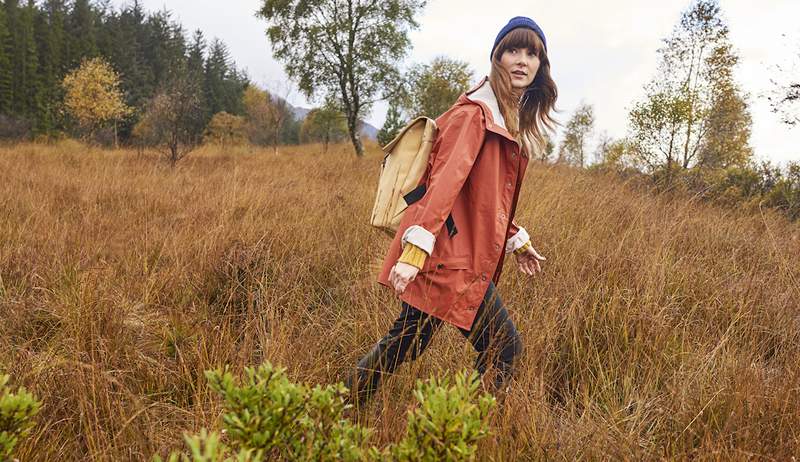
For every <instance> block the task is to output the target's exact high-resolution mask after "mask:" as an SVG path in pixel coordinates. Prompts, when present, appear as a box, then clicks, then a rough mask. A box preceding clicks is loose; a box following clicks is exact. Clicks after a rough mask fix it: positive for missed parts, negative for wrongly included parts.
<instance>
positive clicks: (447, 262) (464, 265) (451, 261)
mask: <svg viewBox="0 0 800 462" xmlns="http://www.w3.org/2000/svg"><path fill="white" fill-rule="evenodd" d="M469 260H470V259H469V255H461V256H448V257H428V259H427V260H426V261H425V264H424V265H422V268H421V269H420V270H419V272H420V273H428V272H433V271H440V270H456V269H459V270H467V269H470V268H471V266H470V261H469Z"/></svg>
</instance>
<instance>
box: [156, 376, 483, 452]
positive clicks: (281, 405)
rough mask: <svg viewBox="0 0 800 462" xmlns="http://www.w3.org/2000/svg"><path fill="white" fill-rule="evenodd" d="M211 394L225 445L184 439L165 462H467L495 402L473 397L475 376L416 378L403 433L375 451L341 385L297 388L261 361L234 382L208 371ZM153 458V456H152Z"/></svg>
mask: <svg viewBox="0 0 800 462" xmlns="http://www.w3.org/2000/svg"><path fill="white" fill-rule="evenodd" d="M206 378H207V379H208V381H209V385H210V387H211V389H212V390H214V391H216V392H217V393H219V394H220V395H221V397H222V399H223V404H224V409H225V413H224V414H223V416H222V423H223V427H224V432H225V435H226V436H225V438H226V439H227V441H226V442H225V443H223V442H222V441H221V438H220V436H219V434H218V433H216V432H212V433H208V432H207V431H206V430H205V429H203V431H202V432H201V433H200V435H199V436H194V437H186V444H187V446H188V447H189V451H190V453H189V454H187V453H180V454H179V453H173V454H172V455H170V458H169V461H170V462H178V461H194V462H201V461H202V462H206V461H208V462H211V461H215V462H216V461H241V462H245V461H258V460H265V459H269V460H273V459H277V460H299V461H312V460H313V461H340V460H341V461H371V460H397V461H420V462H421V461H440V460H445V461H466V460H474V458H475V453H476V451H477V443H478V442H479V441H480V440H481V439H483V438H485V437H486V436H487V435H488V434H489V433H488V429H487V419H488V415H489V411H490V410H491V408H492V407H493V406H494V404H495V400H494V398H493V397H492V396H491V395H488V394H481V395H480V396H479V385H480V381H479V380H478V375H477V373H474V372H473V373H472V375H467V374H466V373H464V372H462V373H459V374H457V375H456V378H455V381H454V384H453V385H452V386H450V385H449V382H448V380H447V379H443V380H441V381H437V380H436V379H432V380H429V381H428V382H422V381H418V382H417V386H416V390H415V391H414V396H415V398H416V399H417V401H418V406H417V407H416V408H415V409H413V410H411V411H409V413H408V426H407V431H406V435H405V436H404V438H403V439H402V440H401V441H400V442H398V443H397V444H392V445H390V446H388V447H386V448H384V449H382V450H380V449H377V448H375V447H367V440H368V439H369V436H370V434H371V430H370V429H366V428H363V427H361V426H359V425H354V424H352V423H351V422H350V421H349V420H348V419H346V418H344V417H343V412H344V410H345V409H346V408H348V407H349V405H346V404H345V401H344V397H345V396H346V393H347V389H346V388H345V386H344V385H343V384H341V383H339V384H336V385H327V386H325V387H322V386H319V385H318V386H315V387H313V388H311V387H309V386H307V385H303V384H296V383H293V382H292V381H290V380H289V379H288V378H287V377H286V371H285V369H284V368H279V367H277V368H276V367H273V366H272V365H271V364H270V363H265V364H263V365H261V366H260V367H258V368H246V369H245V371H244V377H243V379H242V380H241V383H239V381H237V380H236V379H235V378H234V377H233V375H232V374H231V373H230V372H229V371H228V370H216V371H207V372H206ZM156 460H159V461H160V459H159V458H158V457H156Z"/></svg>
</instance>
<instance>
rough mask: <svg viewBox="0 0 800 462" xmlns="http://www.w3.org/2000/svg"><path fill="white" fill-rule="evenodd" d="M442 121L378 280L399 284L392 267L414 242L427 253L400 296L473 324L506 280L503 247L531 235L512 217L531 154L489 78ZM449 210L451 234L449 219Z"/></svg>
mask: <svg viewBox="0 0 800 462" xmlns="http://www.w3.org/2000/svg"><path fill="white" fill-rule="evenodd" d="M436 123H437V125H438V126H439V135H438V137H437V139H436V142H435V143H434V146H433V149H432V151H431V155H430V159H429V162H428V167H427V170H426V172H425V174H424V175H423V177H422V179H421V180H420V183H425V184H426V185H427V189H426V193H425V195H424V196H423V197H422V198H421V199H419V200H418V201H417V202H414V203H413V204H411V205H410V206H409V207H408V209H406V211H405V213H404V215H403V219H402V221H401V223H400V226H399V228H398V230H397V233H396V234H395V236H394V239H393V241H392V243H391V245H390V247H389V251H388V252H387V254H386V256H385V258H384V261H383V265H382V268H381V271H380V274H379V275H378V282H379V283H380V284H382V285H384V286H387V287H389V288H390V289H392V290H394V288H393V287H392V285H391V283H390V282H389V273H390V272H391V269H392V266H394V265H395V263H397V259H398V258H399V257H400V254H401V253H402V248H403V246H404V245H405V243H406V242H411V243H412V244H414V245H416V246H418V247H420V248H422V249H423V250H425V252H427V253H428V255H429V257H428V258H427V259H426V261H425V264H424V265H423V267H422V268H421V269H420V271H419V273H418V274H417V276H416V278H415V279H414V280H413V281H411V282H410V283H409V284H408V285H407V286H406V288H405V290H404V291H403V293H402V294H401V295H400V299H401V300H402V301H404V302H406V303H408V304H410V305H412V306H414V307H416V308H418V309H420V310H422V311H424V312H425V313H428V314H430V315H431V316H434V317H436V318H439V319H442V320H444V321H446V322H448V323H451V324H453V325H455V326H458V327H461V328H464V329H467V330H469V329H470V328H471V327H472V323H473V321H474V319H475V315H476V313H477V311H478V307H479V306H480V304H481V302H482V300H483V296H484V293H485V292H486V289H487V287H488V285H489V281H490V280H492V281H494V283H495V285H496V284H497V283H498V281H499V279H500V273H501V271H502V269H503V261H504V257H505V253H509V252H512V251H513V250H516V249H517V248H519V247H521V246H522V245H524V244H525V243H526V242H527V241H528V239H529V236H528V233H527V231H526V230H525V229H524V228H522V227H519V226H517V225H516V223H514V221H513V218H514V212H515V210H516V206H517V199H518V197H519V190H520V186H521V184H522V180H523V177H524V175H525V169H526V167H527V165H528V159H527V158H526V157H524V156H523V155H521V154H520V144H519V143H518V142H517V141H516V140H515V139H514V137H513V136H511V134H510V133H509V132H508V130H506V128H505V123H504V121H503V117H502V115H501V113H500V110H499V107H498V104H497V100H496V98H495V95H494V92H493V91H492V89H491V86H490V85H489V81H488V79H487V78H486V77H484V78H483V80H481V82H480V83H478V85H476V86H475V87H474V88H473V89H471V90H470V91H468V92H466V93H464V94H462V95H461V96H459V98H458V100H457V101H456V103H455V104H454V105H453V107H451V108H450V109H449V110H448V111H447V112H445V113H444V114H442V115H441V116H439V117H438V118H437V119H436ZM451 213H452V218H453V221H454V224H455V228H456V232H455V234H453V235H450V234H449V233H448V230H447V227H444V226H443V225H444V224H445V220H446V219H447V217H448V215H449V214H451Z"/></svg>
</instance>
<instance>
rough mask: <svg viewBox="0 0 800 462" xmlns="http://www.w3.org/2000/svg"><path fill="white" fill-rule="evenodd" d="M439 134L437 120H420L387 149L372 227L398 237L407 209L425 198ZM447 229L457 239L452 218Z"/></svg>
mask: <svg viewBox="0 0 800 462" xmlns="http://www.w3.org/2000/svg"><path fill="white" fill-rule="evenodd" d="M438 131H439V129H438V127H437V126H436V121H435V120H433V119H431V118H430V117H425V116H421V117H417V118H416V119H414V120H412V121H411V122H409V123H408V124H407V125H406V126H405V127H403V128H402V129H401V130H400V132H399V133H398V134H397V136H396V137H395V138H394V139H393V140H392V141H391V142H389V144H387V145H386V146H384V147H383V152H384V153H385V154H384V157H383V162H382V163H381V173H380V179H379V180H378V192H377V194H376V197H375V205H374V206H373V208H372V218H371V219H370V224H372V226H375V227H377V228H379V229H381V230H383V231H385V232H387V233H389V234H390V235H391V236H394V234H395V233H396V232H397V228H398V227H399V226H400V220H401V219H402V218H403V212H405V210H406V208H408V206H409V205H411V204H413V203H414V202H416V201H418V200H419V199H421V198H422V196H424V195H425V190H426V186H425V184H424V183H421V180H422V179H423V176H424V175H425V171H426V170H427V167H428V160H429V157H430V153H431V149H432V148H433V143H434V141H436V135H437V134H438ZM446 225H447V229H448V233H449V234H450V236H451V237H452V236H454V235H455V233H456V228H455V225H454V223H453V218H452V216H448V218H447V222H446Z"/></svg>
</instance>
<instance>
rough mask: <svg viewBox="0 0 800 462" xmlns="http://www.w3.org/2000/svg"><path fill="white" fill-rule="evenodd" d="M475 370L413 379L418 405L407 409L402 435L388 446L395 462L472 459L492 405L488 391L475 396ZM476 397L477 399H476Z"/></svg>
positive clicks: (484, 435)
mask: <svg viewBox="0 0 800 462" xmlns="http://www.w3.org/2000/svg"><path fill="white" fill-rule="evenodd" d="M479 386H480V380H478V375H477V372H473V373H472V375H471V376H467V375H466V374H464V373H460V374H458V375H456V379H455V384H454V385H453V386H448V381H447V379H446V378H445V379H443V380H442V381H441V382H437V381H436V379H432V380H430V381H429V382H427V383H423V382H422V381H417V389H416V390H415V391H414V396H415V397H416V398H417V401H418V402H419V407H417V408H416V409H415V410H413V411H409V415H408V427H407V430H406V437H405V438H404V439H403V440H402V441H401V442H400V443H399V444H398V445H397V446H394V447H393V448H391V449H390V452H391V455H392V456H393V457H392V458H393V459H394V460H398V461H418V462H428V461H430V462H433V461H460V460H473V459H474V458H475V451H476V450H477V445H478V441H480V440H482V439H483V438H485V437H486V436H488V434H489V431H488V428H487V427H488V426H487V418H488V416H489V411H490V410H491V408H492V407H493V406H494V404H495V399H494V397H492V396H491V395H489V394H483V395H481V396H480V397H479V396H478V387H479ZM476 398H477V402H475V401H476Z"/></svg>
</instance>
